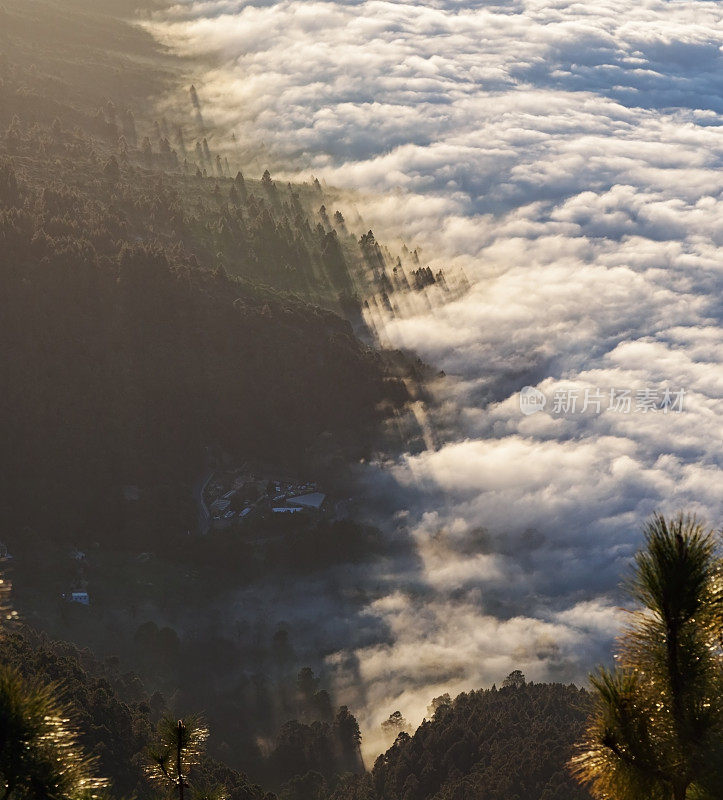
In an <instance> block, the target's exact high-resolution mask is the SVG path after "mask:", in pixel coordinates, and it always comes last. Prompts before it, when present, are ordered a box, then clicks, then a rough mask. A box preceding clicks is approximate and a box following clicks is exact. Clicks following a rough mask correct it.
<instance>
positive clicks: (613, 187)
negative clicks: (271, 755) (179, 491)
mask: <svg viewBox="0 0 723 800" xmlns="http://www.w3.org/2000/svg"><path fill="white" fill-rule="evenodd" d="M153 27H154V29H155V31H156V33H157V34H158V35H159V36H160V37H161V38H162V39H163V40H164V41H166V42H169V43H171V44H172V45H173V46H174V47H176V48H178V49H179V50H180V51H182V52H184V53H190V54H199V55H204V56H207V57H213V59H215V63H216V64H217V65H218V66H217V67H216V68H214V69H209V70H208V71H207V72H206V73H205V74H203V75H199V76H198V79H197V80H196V81H195V82H196V86H197V88H198V90H199V95H200V97H201V99H202V102H203V104H204V115H205V118H206V119H207V121H211V122H212V123H213V124H214V125H215V126H217V130H220V131H226V132H227V131H230V130H232V129H233V130H235V131H236V134H237V136H238V137H239V139H240V140H241V141H242V142H245V141H249V142H251V141H253V142H256V141H258V140H263V142H264V144H265V146H266V148H267V152H268V154H269V157H270V158H271V159H273V163H275V164H277V165H280V166H281V168H283V170H284V172H285V174H286V175H288V176H293V175H295V174H298V175H300V176H303V177H304V178H306V177H308V174H309V172H310V171H313V172H314V174H316V175H318V176H319V177H320V178H324V179H325V180H326V181H327V182H328V183H329V184H333V185H336V186H341V187H347V188H353V189H361V190H363V191H364V192H365V199H363V200H360V201H359V203H358V206H359V208H360V209H361V210H362V212H363V216H364V217H365V219H366V220H368V221H369V223H370V224H371V225H373V227H374V229H375V232H377V235H378V238H380V239H382V240H384V239H385V237H386V238H388V239H391V238H392V237H394V236H396V235H397V234H399V233H400V232H402V234H403V235H404V236H405V238H406V239H407V240H408V241H409V242H410V243H414V244H421V245H422V246H423V248H424V250H423V252H424V255H425V257H426V258H427V259H429V260H431V263H432V264H433V265H450V264H452V265H456V266H458V267H462V268H463V269H464V271H465V272H466V274H467V276H468V278H469V279H470V282H471V284H472V286H471V289H470V291H469V292H468V293H467V294H465V295H464V296H463V297H462V298H460V299H458V300H455V301H454V302H445V301H444V299H443V298H440V297H435V296H434V293H435V290H434V289H432V290H430V291H431V293H432V298H431V299H432V300H433V302H432V303H431V306H432V309H433V310H432V311H426V312H425V313H421V314H415V313H411V314H409V315H406V316H402V317H397V318H394V319H392V318H389V319H386V320H384V330H383V333H384V336H385V339H386V341H388V342H390V343H392V344H394V345H403V346H407V347H411V348H414V349H416V350H417V351H418V352H419V353H420V354H421V355H422V356H423V357H424V358H425V359H427V360H428V361H430V362H431V363H433V364H434V365H435V366H438V367H439V368H442V369H444V370H445V371H446V372H447V374H448V375H449V376H450V379H449V381H448V382H447V385H446V386H445V387H442V388H441V390H440V391H441V392H442V394H443V396H444V398H445V400H446V403H447V405H446V408H447V409H448V410H449V412H450V417H451V418H452V419H453V422H454V427H453V431H454V432H453V435H452V436H451V440H450V441H449V442H448V443H447V444H445V445H444V446H442V447H440V448H439V449H438V450H436V451H428V452H425V453H422V454H421V455H415V456H411V455H408V456H406V457H404V458H402V459H401V460H400V461H399V462H398V463H396V464H392V465H385V467H384V469H379V470H374V471H373V472H370V474H369V475H368V479H369V484H370V486H374V487H377V488H378V490H379V491H380V492H383V493H385V495H386V494H388V495H389V496H391V497H394V498H396V504H397V507H398V511H399V513H398V515H397V517H396V524H397V525H399V526H404V527H406V529H407V530H409V531H410V532H411V534H412V535H413V537H414V540H415V541H416V543H417V553H416V555H417V557H418V559H419V561H418V562H417V566H416V567H415V569H413V570H410V573H409V574H407V573H405V572H404V571H403V570H402V571H397V572H394V571H392V574H385V575H384V576H383V578H382V579H380V580H381V581H382V583H381V585H382V586H385V587H388V591H387V592H385V593H384V597H383V599H381V600H378V601H375V602H373V603H372V604H371V605H370V606H369V607H368V608H367V609H366V612H365V613H366V614H367V615H368V616H369V617H370V618H372V619H375V620H378V621H379V622H380V623H383V625H384V627H385V629H386V630H387V632H388V636H387V638H386V639H385V641H384V642H374V641H372V642H371V643H370V642H368V641H365V642H364V643H363V644H362V643H356V644H354V643H352V646H353V647H354V648H355V650H356V652H355V657H356V665H357V666H356V669H357V670H358V672H359V674H360V675H361V676H362V679H363V680H364V682H365V685H366V686H367V691H368V698H369V710H368V712H367V714H366V716H365V722H366V723H367V727H370V726H371V725H372V723H374V726H376V725H377V724H378V721H379V719H380V718H381V717H382V716H384V715H386V714H388V713H389V712H390V711H392V710H394V708H397V707H399V708H401V710H402V711H404V712H405V713H408V714H409V715H410V716H412V717H415V716H416V718H417V719H415V721H418V718H419V717H420V716H421V714H422V713H423V712H424V708H425V707H426V703H427V702H428V700H429V699H430V697H431V695H432V694H433V693H434V692H435V691H437V690H441V689H443V688H448V687H449V688H451V689H452V691H454V690H458V689H462V688H474V687H476V686H479V685H483V684H488V683H491V682H492V681H494V680H496V681H498V682H499V681H500V680H501V678H503V677H504V675H505V674H506V673H507V672H509V671H510V670H511V669H513V668H515V667H520V668H522V669H523V670H524V671H525V672H526V673H528V676H530V677H534V678H536V679H542V678H545V677H550V676H551V677H556V678H563V679H568V678H575V679H580V678H581V677H582V676H583V675H584V674H585V672H586V670H587V668H588V667H589V665H590V664H591V662H593V661H594V660H596V659H598V658H601V657H603V655H604V654H605V652H606V648H607V647H608V644H609V640H610V637H611V636H612V635H613V633H614V631H615V626H616V620H617V616H616V612H615V611H614V606H615V602H616V598H615V597H614V595H613V594H611V592H613V591H614V589H615V587H616V585H617V583H618V580H619V578H620V576H621V574H622V572H623V570H624V568H625V565H626V563H627V560H628V558H629V556H630V553H631V552H632V551H633V550H634V549H635V547H636V546H637V545H638V544H639V543H640V524H641V521H642V520H644V519H645V518H646V517H647V516H648V515H649V514H650V513H651V512H652V511H653V510H654V509H660V510H663V511H666V512H667V511H674V510H677V509H679V508H687V509H691V510H695V511H698V512H700V513H702V514H703V515H704V516H706V517H707V518H708V520H709V521H710V522H711V523H712V524H715V525H718V526H720V525H721V523H722V522H723V513H722V512H723V474H722V470H721V460H722V459H721V450H722V448H721V443H722V442H723V399H722V398H723V368H722V367H721V363H722V362H723V337H722V335H721V317H722V316H723V301H722V300H721V298H722V297H723V202H722V198H721V189H722V188H723V182H722V178H721V175H723V173H722V172H721V166H723V165H722V164H721V160H722V155H723V129H722V128H721V121H722V119H723V118H722V116H721V115H722V114H723V56H722V54H721V47H722V46H723V12H722V8H721V4H719V3H717V2H710V1H708V0H706V1H705V2H702V1H701V2H695V0H691V1H690V2H676V1H675V0H669V1H668V2H662V1H661V0H647V1H644V2H632V0H591V1H590V2H584V3H581V2H567V1H566V0H549V1H547V2H542V0H518V1H517V2H514V1H513V2H506V3H493V2H482V1H481V0H478V1H477V2H463V1H462V0H459V1H458V2H454V1H453V0H437V1H436V2H426V3H409V2H313V1H309V0H301V1H300V2H299V1H298V0H287V1H286V2H278V3H274V2H256V3H250V2H230V1H229V0H227V1H223V0H219V1H217V2H213V1H210V2H189V3H180V4H179V5H177V6H175V7H174V8H173V9H172V10H171V11H170V12H168V13H166V14H165V15H163V16H162V17H158V18H156V20H155V23H154V26H153ZM526 384H529V385H532V386H535V387H537V388H538V389H540V390H541V391H543V392H544V393H545V394H546V395H547V397H548V405H547V406H546V409H545V411H543V412H542V413H538V414H534V415H530V416H524V415H522V414H521V413H520V407H519V401H518V392H519V390H520V389H521V388H522V387H523V386H524V385H526ZM666 386H667V387H670V388H671V389H672V390H675V391H678V390H679V389H684V390H685V399H684V411H683V412H682V413H677V412H674V411H670V413H662V411H661V410H658V411H656V412H648V413H642V411H637V412H636V411H634V410H633V411H631V412H630V413H614V412H610V411H606V410H605V409H606V407H607V404H608V396H609V392H610V390H611V389H619V390H624V389H629V390H631V391H632V401H633V402H632V405H633V408H634V407H635V404H636V392H637V391H643V390H646V389H650V390H651V391H652V392H656V391H657V392H658V400H659V401H662V399H663V397H664V391H665V387H666ZM570 388H575V389H577V390H578V391H579V400H578V404H581V403H582V401H583V397H584V391H585V389H586V388H587V389H592V390H598V391H600V392H601V394H602V395H603V396H604V398H605V400H604V402H603V404H602V408H601V412H600V413H596V412H595V409H594V406H593V407H591V408H590V409H588V413H586V414H581V413H579V405H578V411H576V412H575V413H572V412H568V413H555V412H554V392H555V391H556V390H567V389H570ZM563 397H564V396H563ZM367 638H368V637H367ZM335 659H336V661H337V662H341V661H342V660H343V659H342V657H341V656H337V657H331V658H330V662H335ZM338 680H339V682H340V683H342V682H343V680H344V671H343V669H341V668H339V670H338Z"/></svg>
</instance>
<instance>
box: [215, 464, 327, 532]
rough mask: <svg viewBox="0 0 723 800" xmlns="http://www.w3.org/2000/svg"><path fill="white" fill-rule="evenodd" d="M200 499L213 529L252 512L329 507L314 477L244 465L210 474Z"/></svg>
mask: <svg viewBox="0 0 723 800" xmlns="http://www.w3.org/2000/svg"><path fill="white" fill-rule="evenodd" d="M202 502H203V504H204V506H205V509H206V512H207V514H208V518H209V520H210V527H211V528H212V529H214V530H222V529H224V528H228V527H231V526H232V525H234V524H237V523H240V522H244V521H247V520H249V519H250V518H253V516H255V515H268V514H274V515H294V514H304V515H313V516H319V515H322V514H324V513H326V512H327V511H328V508H329V503H328V499H327V495H326V494H325V493H324V492H321V491H320V490H319V487H318V485H317V484H316V483H315V482H314V481H300V480H296V479H293V478H279V477H276V476H268V475H260V474H258V473H253V472H250V471H249V470H248V469H244V468H240V469H237V470H228V471H224V472H216V473H214V474H213V475H211V477H210V478H209V479H208V480H207V481H206V484H205V485H204V487H203V491H202Z"/></svg>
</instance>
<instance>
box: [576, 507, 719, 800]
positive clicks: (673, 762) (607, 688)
mask: <svg viewBox="0 0 723 800" xmlns="http://www.w3.org/2000/svg"><path fill="white" fill-rule="evenodd" d="M628 590H629V592H630V594H631V596H632V597H633V598H634V599H635V600H636V601H637V603H638V604H639V609H638V610H636V611H635V612H634V613H633V614H632V618H631V623H630V625H629V626H628V628H627V629H626V630H625V632H624V634H623V636H622V638H621V640H620V646H619V650H618V653H617V661H618V665H617V667H616V668H615V669H614V670H612V671H608V670H604V669H601V670H600V671H599V672H598V673H597V675H595V676H594V677H593V678H592V684H593V687H594V689H595V693H596V696H595V709H594V712H593V715H592V718H591V720H590V723H589V727H588V730H587V734H586V737H585V739H584V741H583V742H582V743H581V744H580V746H579V750H578V753H577V755H575V756H574V758H573V759H572V762H571V768H572V771H573V774H574V775H575V777H576V778H577V779H578V780H579V781H580V782H581V783H584V784H587V785H588V786H589V787H590V789H591V791H592V794H593V796H594V797H596V798H601V800H602V798H615V800H643V798H645V799H646V800H693V798H695V800H713V798H720V797H722V796H723V562H722V561H721V557H720V553H719V550H718V547H717V542H716V538H715V534H714V533H713V532H712V531H710V530H706V528H705V527H704V526H703V525H702V524H701V523H700V522H699V521H697V520H696V519H695V518H694V517H687V516H683V515H682V514H681V515H678V516H677V517H675V518H674V519H671V520H666V519H665V518H664V517H662V516H660V515H656V516H655V517H654V518H653V519H652V520H651V521H650V522H649V523H648V524H647V526H646V529H645V547H644V548H643V550H641V552H639V553H638V555H637V556H636V559H635V569H634V575H633V577H632V579H631V580H630V583H629V586H628Z"/></svg>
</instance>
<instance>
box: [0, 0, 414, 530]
mask: <svg viewBox="0 0 723 800" xmlns="http://www.w3.org/2000/svg"><path fill="white" fill-rule="evenodd" d="M117 5H118V4H113V3H101V4H99V5H96V4H90V3H87V2H81V0H77V2H73V3H59V2H56V1H55V0H29V2H28V3H26V4H23V5H22V6H13V7H10V8H4V9H3V10H2V11H0V13H1V14H2V18H3V25H2V26H0V27H1V28H2V34H1V35H2V36H3V40H4V45H6V46H4V48H3V56H4V57H3V60H2V62H0V253H1V256H0V302H1V303H2V307H3V309H4V310H5V313H4V314H3V315H2V319H1V320H0V357H2V362H3V365H4V369H3V380H2V398H1V399H0V427H2V435H3V440H4V442H5V443H6V448H5V458H4V460H3V468H2V475H0V507H1V508H2V510H3V513H4V516H5V519H7V520H8V521H9V523H10V524H11V525H12V526H16V527H17V526H21V527H22V526H31V527H33V528H36V529H39V530H41V531H43V530H44V531H48V530H51V529H52V531H53V535H54V536H55V537H56V538H57V537H66V538H70V537H72V538H73V540H74V541H83V540H84V538H85V537H86V535H87V536H90V535H91V534H92V536H93V540H94V541H102V540H104V539H106V540H107V539H108V538H109V537H112V536H114V535H116V534H117V533H118V532H119V531H121V530H123V529H124V527H123V520H122V515H123V508H124V507H123V503H122V500H121V487H122V486H124V485H134V486H139V487H141V488H142V489H143V490H145V492H146V495H148V494H149V493H151V494H153V495H154V501H153V503H152V505H153V508H154V509H155V512H157V514H156V516H157V517H158V519H157V520H156V523H157V524H156V527H158V526H160V527H162V528H165V529H169V530H170V529H175V530H178V529H179V528H180V529H183V528H191V527H193V515H194V514H195V512H194V510H193V508H192V507H191V501H190V484H191V483H192V482H193V480H194V479H195V477H196V476H197V475H198V473H199V471H200V470H202V469H203V464H204V452H205V449H206V448H207V447H209V446H210V447H216V448H221V449H222V450H223V451H225V452H229V453H231V454H232V455H234V456H235V457H236V458H239V459H240V458H258V459H263V460H265V461H267V462H277V463H284V464H285V465H287V466H289V467H292V468H296V467H298V466H299V465H301V464H304V465H308V464H309V452H310V450H312V449H313V450H314V452H315V454H316V455H317V456H318V455H319V451H320V450H321V451H323V453H324V456H325V457H326V458H338V459H341V460H343V459H344V458H346V457H352V458H354V457H358V456H360V455H365V454H366V452H367V451H368V449H369V447H370V446H373V443H374V440H375V433H374V431H375V429H376V427H377V426H378V424H379V422H380V420H381V419H382V418H383V417H384V415H385V414H387V413H389V412H390V411H391V410H392V409H393V408H394V406H396V405H398V404H399V403H400V402H403V401H404V398H405V396H406V391H405V389H404V388H403V386H402V385H401V383H400V382H398V381H397V380H396V379H394V378H393V377H391V376H390V374H389V371H388V369H387V367H386V366H385V363H384V362H383V359H382V357H380V355H379V353H378V352H375V351H372V350H371V349H369V348H368V347H367V346H365V345H362V344H361V343H360V342H359V340H358V339H357V338H356V337H355V335H354V333H353V331H352V327H351V325H350V324H349V323H348V322H347V321H345V320H343V319H342V318H341V317H340V316H338V315H337V314H335V313H333V312H331V311H329V310H326V309H324V308H321V307H320V306H318V305H312V304H309V302H308V300H307V299H304V298H314V299H323V297H327V298H331V299H332V301H333V302H331V305H332V306H336V307H337V308H338V297H339V296H340V294H339V293H342V294H344V293H345V292H346V293H347V294H346V296H349V293H348V290H349V289H350V287H351V284H350V282H349V279H348V274H347V272H346V268H345V262H344V260H343V258H342V257H341V255H340V253H341V249H340V245H339V243H338V241H337V237H336V234H335V233H332V232H330V231H328V230H325V229H324V227H323V226H322V225H315V224H314V223H313V221H312V222H310V221H309V219H308V217H307V213H306V211H305V209H304V207H303V206H302V204H301V201H300V200H299V191H300V192H302V193H304V192H306V194H307V195H309V196H312V197H315V198H316V199H317V200H318V197H316V195H317V193H318V190H317V188H315V187H313V186H308V187H306V188H305V189H304V188H299V190H298V191H297V190H295V189H294V188H293V187H286V188H283V189H277V187H276V186H275V185H274V184H273V182H272V181H271V180H270V178H269V177H268V176H267V177H266V178H265V179H264V180H262V181H248V182H247V181H245V180H244V179H243V177H242V176H241V175H240V174H238V175H237V176H236V177H235V178H233V179H232V178H231V177H228V173H229V170H228V164H227V162H226V163H225V165H222V162H221V160H220V158H218V157H217V158H215V159H212V158H211V154H210V150H209V149H208V145H207V143H206V141H205V140H204V147H205V151H206V154H207V156H206V155H205V154H204V152H203V151H202V152H201V159H202V160H204V159H207V160H208V167H209V170H210V171H211V174H212V175H215V177H206V176H205V175H204V174H203V173H202V172H201V171H200V170H199V169H197V174H196V175H194V174H193V173H192V171H191V169H190V168H189V167H188V163H187V162H186V163H185V164H183V165H182V163H181V162H182V161H183V160H184V159H183V153H182V149H183V148H185V144H184V143H183V134H182V132H180V128H179V129H178V131H176V134H177V135H176V136H175V140H174V144H175V146H174V147H171V145H170V144H169V138H168V137H169V136H170V137H171V139H174V134H173V133H172V132H169V131H168V126H169V124H168V123H167V122H166V121H165V120H162V121H161V122H159V121H158V120H154V119H153V118H152V117H151V116H149V115H151V114H152V109H153V93H154V92H157V91H159V90H160V87H161V86H163V85H165V83H167V82H168V81H170V80H171V70H172V68H176V69H178V70H179V71H180V69H181V67H180V65H178V64H175V63H174V62H173V61H172V60H171V59H170V58H169V57H168V56H166V55H165V54H164V53H162V52H160V51H159V50H158V48H157V47H156V46H155V45H154V43H153V42H152V41H151V40H150V39H149V37H147V36H146V34H144V33H143V32H142V31H140V30H139V29H137V28H135V27H132V26H131V25H129V24H127V23H126V22H124V21H123V20H122V19H119V18H117V17H115V16H113V15H112V14H110V13H109V9H113V8H115V6H117ZM174 79H175V80H178V77H177V76H176V77H175V78H174ZM134 109H135V111H134ZM144 132H145V133H147V134H150V136H149V135H144ZM151 139H152V140H153V141H151ZM189 146H190V145H189ZM204 163H205V162H204ZM194 164H195V162H194ZM216 165H221V166H220V167H219V169H218V171H217V172H216V170H215V166H216ZM204 172H206V168H205V166H204ZM233 276H240V279H239V278H237V277H233ZM292 290H293V292H294V293H293V294H292V293H291V292H292ZM326 305H329V304H326ZM101 520H102V522H101Z"/></svg>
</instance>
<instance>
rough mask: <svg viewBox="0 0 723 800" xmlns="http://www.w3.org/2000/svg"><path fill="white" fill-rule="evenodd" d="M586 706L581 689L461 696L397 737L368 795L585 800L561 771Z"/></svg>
mask: <svg viewBox="0 0 723 800" xmlns="http://www.w3.org/2000/svg"><path fill="white" fill-rule="evenodd" d="M588 701H589V698H588V694H587V693H586V692H585V691H584V690H582V689H577V688H576V687H575V686H563V685H561V684H555V683H552V684H534V683H528V684H524V682H518V683H517V684H516V685H515V684H513V685H510V686H506V687H504V688H502V689H495V688H492V689H490V690H483V691H478V692H469V693H465V694H461V695H459V696H458V697H457V698H456V699H455V700H454V701H453V702H452V703H442V704H440V705H439V707H438V708H437V710H436V712H435V714H434V717H433V718H432V719H431V720H430V721H427V722H424V723H423V724H422V725H421V726H420V727H419V729H418V730H417V731H416V733H415V734H414V735H413V736H409V735H408V734H406V733H401V734H400V735H399V737H398V738H397V741H396V742H395V744H394V745H393V746H392V747H391V748H390V749H389V750H388V751H387V752H386V753H384V755H382V756H380V757H379V758H378V759H377V761H376V763H375V764H374V769H373V771H372V775H371V782H372V785H373V795H372V796H373V797H375V798H378V800H430V799H431V798H434V799H435V800H482V799H483V800H584V798H587V797H589V795H588V794H587V792H586V791H585V790H583V789H581V788H580V787H579V786H578V785H577V784H576V783H575V782H574V781H573V780H572V779H571V778H570V776H569V775H568V773H567V770H566V768H565V764H566V762H567V760H568V758H569V757H570V754H571V752H572V747H573V744H574V743H575V742H576V741H577V740H578V739H579V737H580V734H581V732H582V730H583V727H584V722H585V718H586V713H587V708H588ZM344 796H347V795H341V796H338V797H339V800H341V797H344ZM348 796H349V797H351V796H352V795H348Z"/></svg>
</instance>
